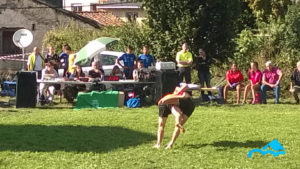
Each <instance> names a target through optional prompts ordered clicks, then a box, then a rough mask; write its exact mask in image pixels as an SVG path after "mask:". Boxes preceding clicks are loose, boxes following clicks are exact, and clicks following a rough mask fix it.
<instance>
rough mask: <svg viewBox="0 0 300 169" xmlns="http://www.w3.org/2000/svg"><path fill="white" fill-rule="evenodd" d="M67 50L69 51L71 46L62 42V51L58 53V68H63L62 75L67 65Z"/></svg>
mask: <svg viewBox="0 0 300 169" xmlns="http://www.w3.org/2000/svg"><path fill="white" fill-rule="evenodd" d="M67 51H71V48H70V46H69V45H68V44H64V45H63V47H62V53H61V54H60V55H59V60H60V68H61V69H64V75H63V76H64V77H65V76H66V73H67V70H68V67H69V55H68V53H67Z"/></svg>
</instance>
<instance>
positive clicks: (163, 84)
mask: <svg viewBox="0 0 300 169" xmlns="http://www.w3.org/2000/svg"><path fill="white" fill-rule="evenodd" d="M155 81H156V93H155V100H156V103H157V101H158V100H159V99H160V98H161V97H162V96H164V95H166V94H169V93H172V92H173V91H174V90H175V88H176V87H177V86H178V85H179V72H178V71H176V70H163V71H156V76H155Z"/></svg>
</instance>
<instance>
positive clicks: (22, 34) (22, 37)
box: [13, 29, 33, 48]
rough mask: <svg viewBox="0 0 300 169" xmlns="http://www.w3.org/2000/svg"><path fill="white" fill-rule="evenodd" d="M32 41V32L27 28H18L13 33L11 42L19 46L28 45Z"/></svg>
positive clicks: (24, 46)
mask: <svg viewBox="0 0 300 169" xmlns="http://www.w3.org/2000/svg"><path fill="white" fill-rule="evenodd" d="M32 41H33V35H32V33H31V32H30V31H29V30H27V29H20V30H18V31H17V32H15V33H14V36H13V42H14V44H15V45H16V46H18V47H19V48H26V47H28V46H29V45H30V44H31V43H32Z"/></svg>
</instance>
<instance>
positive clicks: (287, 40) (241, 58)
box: [233, 4, 300, 89]
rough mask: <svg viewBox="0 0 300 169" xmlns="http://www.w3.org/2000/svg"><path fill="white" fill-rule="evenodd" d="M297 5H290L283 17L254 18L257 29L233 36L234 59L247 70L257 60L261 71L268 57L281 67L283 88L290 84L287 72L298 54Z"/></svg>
mask: <svg viewBox="0 0 300 169" xmlns="http://www.w3.org/2000/svg"><path fill="white" fill-rule="evenodd" d="M299 7H300V5H299V4H293V5H290V6H289V7H288V11H287V12H286V15H284V17H283V18H277V19H269V22H268V23H266V22H259V21H257V25H258V29H256V30H253V29H246V30H244V31H242V33H241V34H240V36H239V37H238V38H237V39H236V44H237V47H236V52H235V55H234V56H235V57H234V58H233V60H234V61H236V62H238V64H239V65H240V68H241V69H243V70H247V69H248V68H249V63H250V62H251V61H254V60H255V61H258V62H259V64H260V68H261V70H264V63H265V62H266V61H267V60H271V61H272V62H273V63H274V64H275V65H276V66H278V67H279V68H280V69H281V70H283V72H284V74H285V76H284V79H283V81H282V85H281V86H282V87H283V89H287V88H288V87H289V83H290V75H291V72H292V71H293V69H294V68H295V64H296V62H297V61H299V59H300V58H299V56H300V22H299V20H300V8H299Z"/></svg>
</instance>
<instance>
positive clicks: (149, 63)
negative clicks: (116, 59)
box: [138, 45, 154, 68]
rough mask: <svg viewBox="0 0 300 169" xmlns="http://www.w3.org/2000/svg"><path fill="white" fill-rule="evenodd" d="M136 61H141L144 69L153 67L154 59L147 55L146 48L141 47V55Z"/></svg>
mask: <svg viewBox="0 0 300 169" xmlns="http://www.w3.org/2000/svg"><path fill="white" fill-rule="evenodd" d="M138 60H141V61H143V65H144V67H145V68H148V67H149V66H154V57H153V56H152V55H150V54H149V53H148V46H146V45H145V46H143V54H141V55H140V56H139V58H138Z"/></svg>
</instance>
